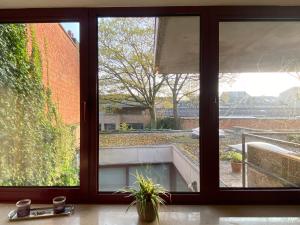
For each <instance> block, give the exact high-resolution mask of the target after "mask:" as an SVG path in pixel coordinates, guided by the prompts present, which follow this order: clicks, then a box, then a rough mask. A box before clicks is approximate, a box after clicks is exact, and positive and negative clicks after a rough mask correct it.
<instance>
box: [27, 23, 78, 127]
mask: <svg viewBox="0 0 300 225" xmlns="http://www.w3.org/2000/svg"><path fill="white" fill-rule="evenodd" d="M30 26H32V28H33V30H34V32H35V35H36V40H37V43H38V46H39V49H40V52H41V58H42V63H43V83H44V85H45V86H47V87H50V89H51V91H52V100H53V101H54V103H55V104H56V105H57V108H58V111H59V113H60V115H61V116H62V119H63V121H64V122H65V123H67V124H78V123H79V121H80V89H79V88H80V87H79V85H80V82H79V74H80V72H79V48H78V47H77V46H76V45H75V44H74V42H73V41H72V40H71V39H70V38H69V36H68V35H67V33H66V32H65V31H64V30H63V28H62V27H61V26H60V24H58V23H39V24H32V25H30ZM28 35H29V37H30V33H29V34H28ZM29 40H30V38H29ZM28 45H29V51H30V48H31V43H30V42H29V44H28Z"/></svg>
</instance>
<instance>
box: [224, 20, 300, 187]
mask: <svg viewBox="0 0 300 225" xmlns="http://www.w3.org/2000/svg"><path fill="white" fill-rule="evenodd" d="M299 28H300V23H299V22H224V23H220V38H219V39H220V71H219V72H220V73H219V110H220V111H219V116H220V117H219V128H220V142H219V143H220V145H219V149H220V186H221V187H246V188H247V187H254V188H264V187H278V188H281V187H299V184H300V172H299V171H300V170H299V169H300V158H299V153H300V152H299V149H300V76H299V71H300V67H299V65H300V64H299V63H300V49H298V46H299V44H300V38H299V34H300V32H299Z"/></svg>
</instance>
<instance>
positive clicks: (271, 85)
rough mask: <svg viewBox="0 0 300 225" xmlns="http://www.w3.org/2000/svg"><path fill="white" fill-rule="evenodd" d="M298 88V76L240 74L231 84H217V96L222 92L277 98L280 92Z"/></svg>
mask: <svg viewBox="0 0 300 225" xmlns="http://www.w3.org/2000/svg"><path fill="white" fill-rule="evenodd" d="M292 87H300V74H298V78H297V76H296V74H289V73H241V74H238V75H237V76H236V79H235V81H234V82H232V83H231V84H228V83H227V84H224V83H220V84H219V94H222V92H224V91H246V92H247V93H248V94H250V95H252V96H262V95H264V96H278V95H279V94H280V93H281V92H283V91H285V90H287V89H289V88H292Z"/></svg>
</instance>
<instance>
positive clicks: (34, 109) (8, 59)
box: [0, 23, 80, 187]
mask: <svg viewBox="0 0 300 225" xmlns="http://www.w3.org/2000/svg"><path fill="white" fill-rule="evenodd" d="M79 42H80V40H79V24H78V23H26V24H25V23H15V24H12V23H3V24H0V43H1V45H0V46H1V47H0V52H1V53H0V71H1V72H0V109H1V110H0V139H1V144H0V186H5V187H10V186H68V187H69V186H79V164H80V163H79V158H80V157H79V154H80V71H79V70H80V68H79Z"/></svg>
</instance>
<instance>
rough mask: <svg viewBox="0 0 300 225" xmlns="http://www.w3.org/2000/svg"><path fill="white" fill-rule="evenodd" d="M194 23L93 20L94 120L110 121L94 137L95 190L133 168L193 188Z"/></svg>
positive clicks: (127, 178) (125, 180) (113, 185)
mask: <svg viewBox="0 0 300 225" xmlns="http://www.w3.org/2000/svg"><path fill="white" fill-rule="evenodd" d="M178 25H180V27H181V28H182V29H184V30H178V29H177V26H178ZM199 27H200V20H199V17H196V16H191V17H136V18H133V17H126V18H125V17H117V18H112V17H110V18H99V19H98V54H99V56H98V57H99V62H98V63H99V74H98V79H99V81H98V83H99V120H100V122H101V124H102V123H103V122H104V123H105V122H106V121H107V122H108V121H113V122H115V124H116V125H117V126H114V129H116V132H114V133H100V135H99V172H98V175H99V191H100V192H104V191H110V192H114V191H117V190H118V189H120V188H122V187H126V186H132V185H135V174H136V173H139V174H142V175H145V176H148V177H150V178H151V179H152V180H153V181H154V182H157V183H160V184H161V185H163V186H164V187H165V188H166V189H167V190H169V191H172V192H199V190H200V178H199V174H200V172H199V168H200V167H199V54H200V53H199V48H200V44H199V40H200V38H199ZM190 44H191V45H190ZM174 45H177V46H182V47H181V48H179V49H175V48H173V46H174ZM106 104H109V105H113V107H114V108H115V109H116V110H114V112H113V113H112V114H108V113H107V112H103V110H102V109H103V106H104V105H106ZM105 129H109V128H108V127H105Z"/></svg>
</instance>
